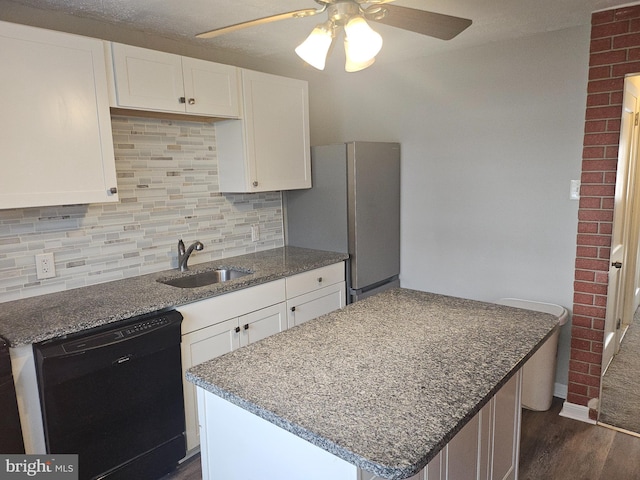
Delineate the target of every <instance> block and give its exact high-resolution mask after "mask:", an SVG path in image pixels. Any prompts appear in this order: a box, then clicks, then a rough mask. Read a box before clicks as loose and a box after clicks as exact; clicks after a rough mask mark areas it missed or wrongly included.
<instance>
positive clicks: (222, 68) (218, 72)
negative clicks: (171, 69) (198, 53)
mask: <svg viewBox="0 0 640 480" xmlns="http://www.w3.org/2000/svg"><path fill="white" fill-rule="evenodd" d="M182 73H183V77H184V95H185V97H186V100H185V102H186V110H187V113H193V114H198V115H214V116H215V115H219V116H221V117H231V118H237V117H239V116H240V106H239V103H238V68H237V67H233V66H231V65H222V64H220V63H214V62H207V61H205V60H199V59H197V58H189V57H182Z"/></svg>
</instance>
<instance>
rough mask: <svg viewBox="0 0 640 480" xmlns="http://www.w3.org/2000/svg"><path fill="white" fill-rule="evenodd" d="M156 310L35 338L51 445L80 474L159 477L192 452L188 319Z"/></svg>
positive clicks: (116, 479) (113, 479) (122, 479)
mask: <svg viewBox="0 0 640 480" xmlns="http://www.w3.org/2000/svg"><path fill="white" fill-rule="evenodd" d="M181 321H182V315H180V313H179V312H176V311H170V312H164V313H154V314H150V315H145V316H140V317H135V318H132V319H130V320H126V321H120V322H117V323H114V324H111V325H107V326H103V327H98V328H94V329H90V330H85V331H83V332H80V333H79V334H73V335H67V336H65V337H63V338H57V339H53V340H48V341H46V342H42V343H39V344H34V355H35V359H36V371H37V376H38V387H39V390H40V403H41V407H42V417H43V423H44V433H45V441H46V446H47V453H60V454H63V453H70V454H78V460H79V469H78V470H79V478H80V479H81V480H85V479H86V480H89V479H109V480H131V479H136V480H155V479H157V478H159V477H160V476H162V475H163V474H165V473H167V472H169V471H171V470H172V469H174V468H175V467H176V465H177V463H178V461H179V460H181V459H182V458H183V457H184V456H185V453H186V444H185V437H184V431H185V419H184V403H183V402H184V401H183V394H182V365H181V356H180V338H181V337H180V323H181Z"/></svg>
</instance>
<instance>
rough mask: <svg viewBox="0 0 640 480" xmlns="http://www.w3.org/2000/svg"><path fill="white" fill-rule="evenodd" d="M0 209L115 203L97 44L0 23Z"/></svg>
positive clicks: (110, 143) (108, 122)
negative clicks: (1, 103)
mask: <svg viewBox="0 0 640 480" xmlns="http://www.w3.org/2000/svg"><path fill="white" fill-rule="evenodd" d="M0 64H1V65H2V74H0V90H1V91H2V92H3V94H4V99H3V105H2V113H1V114H0V145H2V158H3V160H2V166H3V168H2V175H0V208H22V207H35V206H45V205H65V204H77V203H97V202H110V201H117V200H118V196H117V190H116V186H117V185H116V169H115V160H114V155H113V138H112V134H111V118H110V116H109V99H108V91H107V81H106V79H107V76H106V71H105V61H104V51H103V47H102V42H101V41H100V40H96V39H92V38H86V37H80V36H76V35H69V34H66V33H60V32H53V31H49V30H42V29H39V28H33V27H26V26H23V25H16V24H12V23H6V22H0Z"/></svg>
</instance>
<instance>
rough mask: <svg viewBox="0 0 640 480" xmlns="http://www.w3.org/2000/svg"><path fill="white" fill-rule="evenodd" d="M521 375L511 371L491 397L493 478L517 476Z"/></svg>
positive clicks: (511, 478)
mask: <svg viewBox="0 0 640 480" xmlns="http://www.w3.org/2000/svg"><path fill="white" fill-rule="evenodd" d="M520 375H521V374H520V373H517V374H516V375H514V376H513V377H512V378H511V379H510V380H509V381H508V382H507V383H506V384H505V385H504V386H503V387H502V388H501V389H500V390H499V391H498V393H497V394H496V396H495V397H494V398H493V400H492V402H493V445H492V447H493V449H492V465H491V472H492V474H491V478H492V480H513V479H515V478H517V470H518V455H519V450H520V415H521V407H520V385H519V382H520Z"/></svg>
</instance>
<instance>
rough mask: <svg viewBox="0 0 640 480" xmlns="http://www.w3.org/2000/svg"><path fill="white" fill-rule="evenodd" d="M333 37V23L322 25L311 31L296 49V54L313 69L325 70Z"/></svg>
mask: <svg viewBox="0 0 640 480" xmlns="http://www.w3.org/2000/svg"><path fill="white" fill-rule="evenodd" d="M333 36H334V35H333V23H332V22H331V21H328V22H325V23H321V24H319V25H317V26H316V27H315V28H314V29H313V30H312V31H311V33H310V34H309V36H308V37H307V38H306V39H305V41H304V42H302V43H301V44H300V45H298V46H297V47H296V49H295V52H296V54H297V55H298V56H299V57H300V58H301V59H302V60H304V61H305V62H307V63H308V64H309V65H311V66H312V67H314V68H317V69H318V70H324V66H325V63H326V61H327V53H328V52H329V48H331V43H332V42H333Z"/></svg>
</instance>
